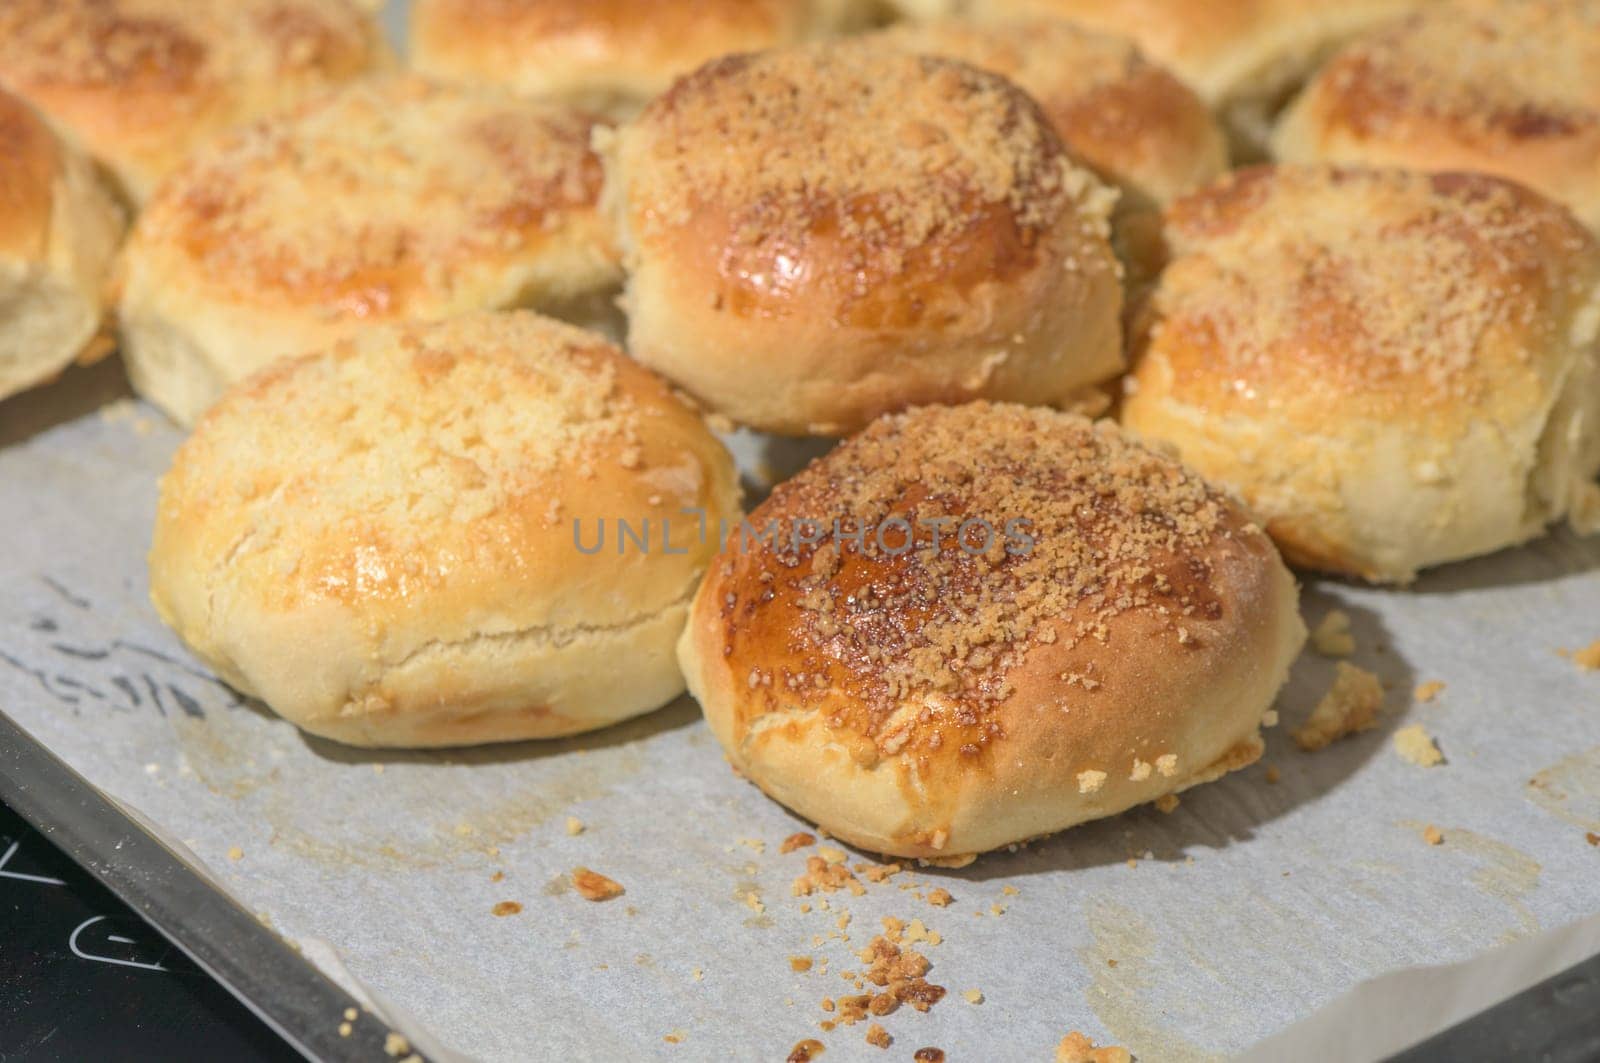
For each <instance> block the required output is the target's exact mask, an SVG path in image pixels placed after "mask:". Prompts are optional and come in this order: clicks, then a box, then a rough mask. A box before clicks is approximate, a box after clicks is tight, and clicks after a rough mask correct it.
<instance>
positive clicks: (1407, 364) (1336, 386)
mask: <svg viewBox="0 0 1600 1063" xmlns="http://www.w3.org/2000/svg"><path fill="white" fill-rule="evenodd" d="M1167 233H1168V238H1169V240H1170V241H1171V242H1172V246H1173V259H1172V261H1171V262H1170V263H1169V264H1168V266H1167V268H1166V271H1165V273H1163V275H1162V278H1161V282H1160V285H1159V286H1158V288H1157V290H1156V292H1155V295H1154V301H1153V316H1152V322H1151V325H1150V328H1149V332H1148V335H1147V336H1146V337H1144V338H1143V339H1142V340H1140V341H1138V343H1137V344H1136V358H1137V364H1136V366H1135V369H1134V372H1133V374H1132V377H1131V380H1130V383H1129V387H1128V395H1127V397H1126V399H1125V400H1124V403H1123V412H1122V417H1123V424H1124V425H1126V426H1127V427H1128V428H1130V429H1132V430H1133V431H1134V432H1136V433H1138V434H1140V435H1142V436H1145V437H1148V438H1154V439H1162V440H1167V441H1169V442H1171V443H1173V444H1175V445H1176V446H1177V448H1178V450H1179V451H1180V453H1181V455H1182V457H1183V460H1184V461H1185V462H1186V463H1188V464H1189V465H1191V466H1192V467H1193V468H1195V469H1197V470H1198V471H1199V472H1200V474H1201V475H1203V476H1206V477H1208V478H1210V479H1211V480H1213V481H1215V482H1217V483H1220V484H1223V485H1225V486H1227V487H1230V488H1232V489H1234V490H1236V491H1237V492H1238V493H1239V494H1240V495H1241V496H1242V497H1243V498H1244V500H1245V501H1246V502H1247V503H1248V504H1249V505H1250V506H1251V507H1252V508H1253V509H1254V510H1255V512H1256V513H1257V514H1258V515H1259V516H1260V518H1261V519H1263V520H1264V521H1265V522H1266V524H1267V528H1268V530H1269V531H1270V532H1271V533H1272V535H1273V536H1274V538H1276V539H1277V541H1278V545H1279V546H1280V547H1281V548H1282V549H1283V551H1284V553H1285V554H1286V555H1287V556H1288V557H1289V559H1290V560H1291V561H1295V562H1298V563H1300V564H1303V565H1306V566H1308V567H1312V568H1320V569H1326V570H1329V571H1333V572H1341V573H1348V574H1351V575H1356V576H1361V577H1364V578H1366V579H1369V580H1374V581H1393V582H1403V581H1407V580H1409V579H1411V578H1412V577H1413V576H1414V575H1415V574H1416V572H1417V570H1418V569H1421V568H1424V567H1426V566H1429V565H1437V564H1440V563H1442V562H1445V561H1453V560H1456V559H1459V558H1466V557H1472V556H1474V555H1478V554H1483V553H1488V552H1489V551H1492V550H1495V549H1498V548H1500V547H1504V546H1510V545H1512V544H1514V543H1518V542H1521V541H1523V540H1525V539H1528V538H1531V537H1533V536H1535V535H1537V534H1539V533H1540V531H1541V530H1542V529H1543V528H1544V526H1545V525H1546V524H1548V523H1549V522H1551V521H1553V520H1556V519H1557V518H1559V517H1561V516H1563V515H1564V514H1567V513H1568V512H1569V511H1570V510H1571V509H1572V508H1573V507H1574V505H1576V504H1577V502H1578V501H1579V500H1580V499H1582V498H1583V497H1584V496H1585V494H1586V493H1587V492H1590V491H1592V490H1593V488H1592V487H1590V486H1588V485H1589V482H1590V481H1591V480H1592V478H1593V476H1594V473H1595V471H1596V470H1597V469H1600V370H1597V357H1600V351H1597V343H1600V340H1597V334H1600V248H1597V246H1596V244H1595V241H1594V239H1593V237H1591V236H1590V235H1589V233H1588V232H1587V231H1586V230H1585V229H1584V228H1583V227H1582V226H1581V225H1579V224H1578V223H1577V222H1576V221H1575V220H1574V219H1573V218H1572V216H1571V215H1570V214H1569V213H1568V212H1567V211H1566V210H1564V209H1563V208H1561V207H1559V206H1557V205H1556V204H1554V203H1551V202H1550V201H1548V200H1546V199H1544V198H1543V197H1541V196H1539V195H1538V194H1536V193H1534V192H1530V191H1527V190H1526V189H1524V188H1522V187H1520V186H1517V185H1513V184H1511V183H1509V182H1506V181H1502V180H1499V179H1498V178H1494V177H1489V176H1484V175H1479V174H1438V175H1431V176H1430V175H1426V174H1421V173H1414V172H1402V171H1370V170H1341V169H1331V168H1322V167H1307V168H1299V167H1283V168H1276V169H1274V168H1268V167H1262V168H1258V169H1253V170H1246V171H1241V172H1239V173H1238V174H1236V175H1233V176H1230V177H1228V178H1224V179H1223V180H1222V181H1221V182H1219V183H1218V184H1216V185H1213V186H1212V187H1211V188H1209V189H1206V190H1204V191H1202V192H1198V193H1196V194H1195V195H1193V196H1191V197H1188V198H1186V199H1182V200H1179V201H1178V202H1177V204H1175V205H1174V206H1173V208H1172V209H1171V211H1170V213H1169V217H1168V224H1167Z"/></svg>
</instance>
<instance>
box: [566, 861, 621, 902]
mask: <svg viewBox="0 0 1600 1063" xmlns="http://www.w3.org/2000/svg"><path fill="white" fill-rule="evenodd" d="M572 887H573V888H574V889H576V890H577V891H578V895H579V896H580V897H582V898H583V899H584V900H586V901H609V900H611V899H613V898H615V897H620V896H622V895H623V893H624V892H626V891H625V890H623V888H622V886H621V884H619V883H618V882H617V881H616V880H615V879H609V878H607V877H606V876H604V875H602V874H600V873H599V872H598V871H590V870H589V869H588V868H586V867H575V868H573V869H572Z"/></svg>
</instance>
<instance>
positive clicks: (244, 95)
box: [0, 0, 393, 202]
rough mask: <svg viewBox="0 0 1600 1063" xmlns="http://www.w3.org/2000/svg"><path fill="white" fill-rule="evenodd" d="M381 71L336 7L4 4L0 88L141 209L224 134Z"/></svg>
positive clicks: (344, 3) (132, 0)
mask: <svg viewBox="0 0 1600 1063" xmlns="http://www.w3.org/2000/svg"><path fill="white" fill-rule="evenodd" d="M392 62H393V59H392V56H391V55H390V53H389V50H388V48H387V46H386V45H385V44H384V43H383V38H382V34H381V32H380V30H379V28H378V26H377V24H376V22H374V21H373V19H372V17H371V16H370V15H368V14H365V13H364V12H363V11H362V9H361V8H360V7H359V6H358V5H356V4H353V3H350V2H349V0H6V2H5V3H4V4H0V86H3V87H5V88H8V89H10V90H11V91H12V92H15V93H17V94H19V95H21V96H24V97H26V98H27V99H28V100H30V101H31V102H33V103H34V104H35V105H36V106H38V108H39V109H40V110H41V111H43V112H44V114H45V115H46V116H47V117H48V118H49V120H50V121H51V122H52V123H53V124H54V125H55V126H56V128H57V129H58V130H61V131H63V132H64V133H65V134H66V135H67V137H68V138H69V139H70V140H72V141H73V142H74V143H75V144H77V145H78V146H80V147H81V148H83V149H84V150H85V151H87V152H88V153H89V154H90V155H92V156H94V157H95V158H96V159H98V160H99V161H100V162H101V163H103V164H104V165H105V166H106V168H107V169H108V170H109V171H110V172H111V173H112V174H113V175H114V176H115V177H116V180H117V182H118V184H119V186H120V189H121V191H122V192H123V193H124V194H125V195H126V196H127V197H128V198H129V199H130V200H132V201H134V202H142V201H143V200H144V199H145V198H146V197H147V196H148V195H149V194H150V192H151V190H152V189H153V188H154V187H155V185H156V183H157V181H159V180H160V178H161V177H162V176H163V175H165V174H167V173H169V172H170V171H171V170H172V169H174V168H175V167H176V166H177V165H178V164H179V163H181V162H182V161H183V160H184V159H185V158H187V157H188V156H189V155H190V154H191V153H192V152H193V151H194V150H195V149H196V148H197V147H199V146H200V145H201V144H202V143H204V142H205V141H207V140H209V139H211V138H212V137H214V136H215V135H216V134H217V133H219V132H221V131H222V130H224V129H227V128H229V127H231V126H235V125H239V124H241V123H243V122H247V121H250V120H253V119H255V118H259V117H261V116H263V115H267V114H271V113H273V112H275V111H279V110H282V109H283V108H285V107H287V106H289V105H291V104H294V103H297V102H299V101H301V100H304V99H306V98H308V97H309V96H311V95H314V94H317V93H321V92H323V91H325V90H326V89H327V88H329V87H330V86H332V85H337V84H340V83H343V82H346V81H349V80H351V79H352V78H356V77H360V76H361V75H364V74H367V73H369V72H371V71H372V70H374V69H378V68H382V67H385V66H388V65H390V64H391V63H392Z"/></svg>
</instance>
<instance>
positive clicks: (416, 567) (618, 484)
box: [150, 312, 738, 746]
mask: <svg viewBox="0 0 1600 1063" xmlns="http://www.w3.org/2000/svg"><path fill="white" fill-rule="evenodd" d="M737 493H738V488H737V482H736V480H735V477H734V472H733V464H732V460H731V459H730V457H729V456H728V453H727V451H726V450H725V449H724V448H723V446H722V444H721V443H719V442H718V441H717V439H716V437H715V436H713V435H712V434H711V432H710V430H709V429H707V428H706V426H705V424H704V422H703V420H702V419H701V417H700V415H699V414H698V413H696V412H695V411H694V410H692V409H690V408H689V407H688V406H687V405H685V404H684V403H683V402H682V401H680V400H679V399H678V398H677V397H676V396H674V395H673V394H672V392H671V391H670V390H669V389H668V388H667V387H666V385H665V384H663V383H662V382H661V381H660V380H658V379H657V378H656V377H655V376H653V375H652V374H651V373H649V372H647V371H646V370H644V369H642V368H640V367H639V366H638V365H637V364H635V363H634V362H633V361H631V360H630V359H628V358H627V357H626V356H624V355H623V354H622V353H621V352H620V351H618V350H617V349H616V348H614V347H612V346H611V345H610V344H609V343H608V342H607V341H606V340H605V339H604V338H603V337H601V336H599V335H597V334H595V333H590V332H585V331H583V330H580V329H576V328H572V327H570V326H567V325H563V324H560V323H558V322H554V321H551V320H548V319H545V318H540V317H537V316H536V315H533V314H531V313H527V312H512V313H499V314H475V315H468V316H465V317H460V318H455V319H453V320H450V321H446V322H439V323H428V324H420V323H407V324H400V325H393V326H380V327H374V328H369V329H366V330H364V331H363V332H361V333H360V334H358V335H357V336H355V337H354V338H351V339H348V340H344V341H341V342H339V343H338V344H336V345H335V346H334V347H332V348H331V349H330V350H328V351H325V352H322V353H319V354H312V355H307V356H305V357H301V358H295V359H285V360H281V361H279V362H277V363H276V364H275V365H273V366H272V367H271V368H269V369H267V370H264V371H263V372H261V373H259V374H257V375H256V376H253V377H251V378H250V379H249V380H247V381H245V382H244V383H241V384H240V385H239V386H238V387H236V388H234V389H233V390H231V391H230V392H229V393H228V395H227V396H226V397H225V398H224V399H223V400H222V402H220V403H218V404H217V406H216V407H215V408H213V409H212V410H211V412H210V413H209V414H207V415H206V417H205V418H204V420H202V421H201V422H200V424H199V425H198V426H197V427H196V429H195V432H194V434H193V435H192V436H191V437H190V438H189V439H188V441H187V442H185V443H184V444H183V446H182V447H181V448H180V449H179V450H178V453H177V456H176V457H175V458H174V460H173V465H172V469H171V470H170V471H169V472H168V473H167V475H166V476H165V477H164V478H163V480H162V482H161V498H160V504H159V507H158V510H157V517H156V526H155V539H154V545H153V546H152V548H151V551H150V582H151V596H152V598H153V600H154V602H155V606H156V609H157V611H158V612H159V613H160V614H161V617H162V619H163V620H165V621H166V622H167V623H168V624H169V625H171V626H172V627H173V629H174V630H176V631H177V632H178V634H179V635H181V636H182V637H183V639H184V641H186V642H187V643H188V644H189V645H190V647H191V648H192V649H193V650H194V651H195V653H196V654H198V655H199V656H200V657H201V658H202V659H203V660H204V661H206V662H207V663H208V664H209V665H210V666H211V667H213V668H215V669H216V671H217V673H218V674H219V675H220V676H221V677H222V678H224V679H225V680H227V682H228V683H230V684H231V685H232V686H234V687H235V688H237V689H238V690H240V691H241V692H243V693H246V694H251V695H254V696H256V697H259V698H261V699H262V700H263V701H265V702H266V703H267V704H268V705H269V706H271V707H272V708H273V709H274V710H275V711H277V712H278V713H280V714H281V715H283V716H284V717H286V718H287V719H289V720H291V721H293V722H294V723H295V724H297V725H299V726H300V727H303V728H304V729H305V730H307V731H310V732H311V733H313V734H318V735H322V736H325V737H328V738H333V739H337V740H339V741H341V742H347V743H350V744H352V745H361V746H448V745H467V744H472V743H478V742H504V741H512V740H516V739H523V738H548V737H552V736H556V735H566V734H573V733H576V732H579V731H586V730H590V729H592V728H596V727H603V726H605V725H606V724H609V723H613V722H615V721H617V720H621V719H625V718H627V717H630V716H634V715H637V714H639V713H642V712H646V711H648V710H650V709H654V708H656V707H657V706H659V705H662V704H664V703H665V702H667V701H668V700H670V699H671V698H673V697H675V696H676V695H677V694H678V693H679V692H680V691H681V690H682V689H683V680H682V677H681V676H680V674H679V672H678V667H677V664H676V662H675V661H674V660H673V646H674V644H675V642H676V640H677V638H678V636H679V634H680V633H681V632H682V630H683V626H684V622H685V616H686V613H687V609H688V604H689V600H690V597H691V596H692V594H693V593H694V589H695V587H696V585H697V583H698V581H699V577H700V573H701V571H702V570H703V569H704V568H705V565H706V563H707V561H708V560H709V559H710V558H711V557H712V556H713V555H714V554H715V553H716V548H717V535H716V531H715V529H716V525H717V522H718V521H721V520H728V519H731V518H733V517H736V516H737V514H738V494H737ZM685 510H701V511H703V512H704V513H705V514H706V524H707V529H708V530H707V531H706V532H705V533H704V534H701V532H700V530H699V526H698V525H697V522H696V518H695V517H694V516H692V515H687V516H686V515H685V514H684V511H685ZM575 522H579V523H578V526H577V527H575ZM601 522H604V530H603V531H602V530H601ZM621 522H626V523H627V524H628V526H629V528H631V529H632V531H633V533H634V534H635V535H636V536H638V535H639V534H640V533H641V532H642V533H643V536H644V545H642V546H641V545H638V540H621V541H622V542H625V543H626V548H625V549H619V548H618V542H619V539H618V535H619V527H620V523H621ZM602 534H603V535H604V536H605V540H604V543H603V548H600V549H596V544H597V540H598V537H599V536H600V535H602Z"/></svg>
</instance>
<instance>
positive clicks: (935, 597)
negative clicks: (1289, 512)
mask: <svg viewBox="0 0 1600 1063" xmlns="http://www.w3.org/2000/svg"><path fill="white" fill-rule="evenodd" d="M836 522H837V523H836ZM769 525H770V526H771V527H772V529H773V534H772V535H771V536H770V538H768V539H762V538H761V537H760V535H761V533H762V532H764V531H765V530H766V529H768V527H769ZM851 532H862V533H863V534H862V535H861V536H860V538H859V541H856V540H854V539H852V538H851V536H850V534H849V533H851ZM1304 640H1305V628H1304V626H1303V625H1302V624H1301V621H1300V616H1299V612H1298V609H1297V603H1296V591H1295V585H1294V580H1293V579H1291V578H1290V576H1289V573H1288V572H1287V570H1285V569H1284V567H1283V563H1282V562H1281V561H1280V560H1279V559H1278V554H1277V551H1276V550H1274V549H1273V547H1272V543H1271V542H1270V541H1268V539H1267V537H1266V536H1265V535H1263V534H1262V533H1261V532H1260V530H1259V529H1257V528H1255V527H1254V526H1253V525H1251V524H1250V522H1249V519H1248V518H1247V517H1246V516H1245V515H1244V514H1243V513H1241V512H1240V510H1239V508H1238V507H1237V506H1236V505H1235V504H1234V503H1233V502H1231V501H1229V499H1228V498H1227V497H1225V496H1224V495H1222V494H1221V493H1220V492H1218V491H1216V490H1214V489H1212V488H1211V487H1208V486H1207V485H1206V484H1205V483H1204V482H1202V481H1201V480H1200V479H1199V478H1198V477H1196V476H1194V475H1193V474H1192V473H1189V472H1188V471H1186V470H1185V469H1183V468H1182V467H1181V466H1179V465H1178V464H1177V463H1176V462H1174V461H1171V460H1170V459H1167V458H1164V457H1162V456H1160V455H1158V454H1156V453H1154V452H1153V451H1149V450H1146V449H1144V448H1142V447H1139V446H1137V445H1135V444H1133V443H1131V442H1129V441H1128V440H1126V439H1125V438H1124V437H1123V436H1122V435H1121V433H1120V432H1119V431H1118V430H1117V429H1116V427H1115V426H1113V425H1111V424H1110V423H1107V422H1102V423H1101V424H1099V425H1093V424H1091V423H1090V422H1089V421H1087V420H1085V419H1083V418H1081V417H1078V416H1075V415H1072V414H1065V413H1059V412H1056V411H1053V410H1045V409H1039V408H1025V407H1021V406H1009V405H989V404H987V403H973V404H969V405H966V406H958V407H925V408H923V409H918V410H913V411H911V412H909V413H906V414H903V415H899V416H893V417H888V418H885V419H883V420H880V421H878V422H876V423H874V424H873V425H872V426H871V427H869V428H867V429H866V430H865V431H864V432H862V433H861V434H860V435H857V436H855V437H853V438H851V439H849V440H846V441H845V442H844V443H842V444H841V445H840V446H839V447H838V448H837V449H836V450H834V451H833V452H832V453H830V454H828V455H827V456H825V457H823V458H821V459H819V460H818V461H817V462H815V463H813V464H812V465H811V466H810V467H809V468H808V469H806V470H805V471H804V472H802V473H801V474H800V475H799V476H797V477H796V478H794V479H793V480H790V481H788V482H787V483H783V484H780V485H779V486H778V487H777V489H776V490H775V491H774V492H773V493H772V495H771V497H770V498H769V499H768V500H767V501H766V502H765V503H763V504H762V505H761V506H759V507H757V509H756V510H755V512H753V513H752V514H751V515H750V517H749V519H748V522H747V527H744V528H741V531H740V533H739V534H738V535H736V536H730V538H729V540H728V543H727V545H726V546H725V547H724V550H723V553H722V555H721V557H719V558H718V559H716V560H715V561H713V562H712V565H711V568H710V570H709V571H708V572H707V574H706V579H705V582H704V584H703V585H702V586H701V588H700V593H699V594H698V595H697V596H696V597H695V600H694V606H693V608H692V610H691V612H690V619H689V627H688V629H687V630H686V631H685V632H684V636H683V641H682V643H681V644H680V645H679V647H678V655H679V659H680V660H681V661H682V664H683V671H684V674H685V675H686V676H687V677H688V681H689V690H690V692H691V693H692V694H693V695H694V696H695V697H696V698H697V699H699V701H700V704H701V706H702V707H703V708H704V709H705V714H706V719H707V721H708V722H709V723H710V725H711V729H712V731H713V732H715V734H716V736H717V738H718V740H719V741H721V743H722V745H723V748H724V749H725V750H726V751H727V755H728V758H729V760H730V761H731V762H732V764H733V766H734V767H735V768H736V769H737V770H738V771H739V772H741V773H742V774H744V775H745V776H746V777H748V778H749V779H750V780H751V781H752V782H754V783H755V784H756V785H758V786H760V787H761V788H762V789H763V790H765V791H766V792H767V794H768V795H769V796H771V797H772V798H774V799H775V800H777V801H779V802H781V803H783V804H784V805H787V806H788V807H789V808H791V809H793V810H794V811H795V812H797V813H799V814H800V815H802V816H804V817H806V818H807V819H810V820H813V821H814V822H816V823H817V824H818V825H820V826H821V827H822V828H823V829H825V830H827V831H828V832H829V833H830V834H832V835H834V836H836V837H839V838H843V839H844V840H845V841H847V842H850V843H851V844H853V845H858V846H861V847H863V848H865V849H869V850H872V851H874V852H881V853H887V854H891V855H894V856H904V857H940V856H958V855H965V854H970V853H978V852H983V851H985V850H989V849H995V848H999V847H1000V846H1004V845H1010V844H1013V843H1016V842H1021V841H1026V840H1027V839H1029V838H1033V837H1037V836H1039V835H1042V834H1048V833H1050V832H1052V831H1058V830H1062V829H1064V828H1066V827H1070V826H1073V825H1074V824H1078V823H1082V822H1085V821H1086V820H1091V819H1097V818H1099V817H1101V816H1108V815H1111V814H1113V813H1116V812H1120V811H1122V810H1123V809H1126V808H1129V807H1131V806H1133V805H1137V804H1141V803H1143V802H1146V801H1153V800H1155V799H1156V798H1158V797H1160V796H1162V795H1164V794H1168V793H1172V792H1174V791H1176V790H1181V789H1184V788H1186V787H1189V786H1193V785H1196V784H1198V783H1202V782H1207V781H1209V780H1211V779H1214V778H1217V777H1218V776H1220V775H1223V774H1225V773H1226V772H1228V771H1231V770H1233V769H1235V768H1239V767H1243V766H1244V765H1246V764H1249V763H1251V762H1252V761H1254V760H1255V759H1256V758H1257V757H1258V756H1259V755H1260V753H1261V749H1262V743H1261V738H1260V734H1259V728H1260V726H1261V723H1262V719H1263V716H1264V715H1265V714H1266V713H1267V712H1268V710H1269V709H1270V707H1271V705H1272V699H1273V697H1274V696H1275V695H1276V693H1277V691H1278V688H1279V687H1280V686H1281V685H1282V684H1283V682H1284V679H1285V677H1286V675H1287V673H1288V669H1289V664H1290V662H1291V661H1292V660H1293V659H1294V658H1295V656H1296V655H1297V654H1298V653H1299V650H1300V646H1301V644H1302V643H1303V642H1304Z"/></svg>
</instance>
